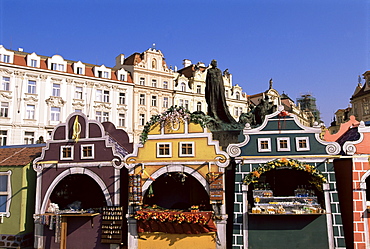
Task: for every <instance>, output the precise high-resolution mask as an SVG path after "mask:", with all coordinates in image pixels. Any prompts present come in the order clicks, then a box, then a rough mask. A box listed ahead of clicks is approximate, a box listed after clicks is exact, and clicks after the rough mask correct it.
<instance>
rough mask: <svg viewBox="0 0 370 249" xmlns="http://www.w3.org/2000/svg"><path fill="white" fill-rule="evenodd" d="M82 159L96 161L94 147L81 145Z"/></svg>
mask: <svg viewBox="0 0 370 249" xmlns="http://www.w3.org/2000/svg"><path fill="white" fill-rule="evenodd" d="M81 159H94V145H93V144H89V145H81Z"/></svg>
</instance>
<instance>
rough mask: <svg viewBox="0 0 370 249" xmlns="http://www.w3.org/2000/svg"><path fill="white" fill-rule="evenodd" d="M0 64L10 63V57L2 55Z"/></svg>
mask: <svg viewBox="0 0 370 249" xmlns="http://www.w3.org/2000/svg"><path fill="white" fill-rule="evenodd" d="M2 62H5V63H10V56H9V55H6V54H4V55H3V59H2Z"/></svg>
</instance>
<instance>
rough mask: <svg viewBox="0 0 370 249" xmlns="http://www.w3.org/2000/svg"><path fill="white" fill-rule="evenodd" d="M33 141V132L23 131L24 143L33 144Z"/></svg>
mask: <svg viewBox="0 0 370 249" xmlns="http://www.w3.org/2000/svg"><path fill="white" fill-rule="evenodd" d="M34 142H35V133H34V132H30V131H25V132H24V144H33V143H34Z"/></svg>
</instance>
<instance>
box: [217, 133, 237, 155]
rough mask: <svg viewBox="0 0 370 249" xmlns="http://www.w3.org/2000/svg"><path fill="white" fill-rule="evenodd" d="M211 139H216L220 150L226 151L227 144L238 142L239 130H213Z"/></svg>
mask: <svg viewBox="0 0 370 249" xmlns="http://www.w3.org/2000/svg"><path fill="white" fill-rule="evenodd" d="M211 132H212V135H213V140H218V141H219V144H220V146H221V147H222V150H224V151H226V148H227V146H228V145H229V144H236V143H238V135H239V134H240V132H241V130H224V131H213V130H211Z"/></svg>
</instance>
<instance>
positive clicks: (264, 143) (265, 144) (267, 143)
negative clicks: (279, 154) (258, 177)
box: [258, 138, 271, 152]
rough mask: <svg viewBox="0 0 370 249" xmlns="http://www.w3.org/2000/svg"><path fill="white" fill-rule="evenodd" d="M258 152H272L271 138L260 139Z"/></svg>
mask: <svg viewBox="0 0 370 249" xmlns="http://www.w3.org/2000/svg"><path fill="white" fill-rule="evenodd" d="M258 152H271V139H270V138H258Z"/></svg>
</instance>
